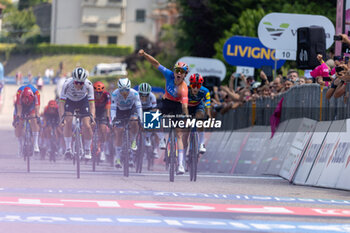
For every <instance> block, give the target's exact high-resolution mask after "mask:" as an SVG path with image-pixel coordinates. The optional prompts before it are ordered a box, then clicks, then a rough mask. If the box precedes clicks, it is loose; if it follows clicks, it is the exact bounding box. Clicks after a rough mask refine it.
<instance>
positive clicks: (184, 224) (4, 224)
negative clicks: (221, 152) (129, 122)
mask: <svg viewBox="0 0 350 233" xmlns="http://www.w3.org/2000/svg"><path fill="white" fill-rule="evenodd" d="M4 133H6V135H7V138H8V140H10V139H11V138H12V136H11V134H10V133H9V131H1V132H0V134H2V135H3V134H4ZM9 143H10V142H9ZM12 143H13V141H12ZM0 147H1V148H6V147H7V145H6V144H5V142H4V140H3V141H2V142H1V145H0ZM15 150H16V148H14V149H13V151H15ZM5 151H6V150H5ZM1 154H2V155H0V156H1V157H0V184H1V185H0V232H7V233H10V232H38V233H39V232H51V233H55V232H84V233H93V232H96V233H97V232H144V233H146V232H152V233H153V232H227V231H231V232H232V231H233V232H254V231H258V232H350V225H349V224H348V223H349V222H350V221H349V217H350V208H349V206H350V198H349V192H347V191H341V190H331V189H323V188H315V187H303V186H295V185H291V184H289V183H288V182H287V181H285V180H283V179H281V178H278V177H240V176H227V175H224V174H208V173H201V174H200V175H199V177H198V181H197V182H190V181H189V177H188V176H187V175H184V176H177V177H176V178H175V182H174V183H170V182H169V177H168V174H167V173H166V172H165V171H164V168H163V166H162V165H158V166H156V168H155V170H156V171H153V172H148V171H145V173H143V174H141V175H137V174H135V173H131V174H130V177H128V178H125V177H123V176H122V172H121V171H117V170H115V169H114V168H112V167H110V166H109V165H108V164H107V163H105V164H101V165H100V166H99V167H98V168H97V172H92V169H91V164H90V163H88V164H83V165H82V174H81V178H80V179H76V174H75V168H74V166H73V165H72V163H71V162H70V161H65V160H59V161H57V162H56V163H50V162H49V161H47V160H45V161H41V160H39V159H38V158H33V159H32V161H31V172H30V173H27V172H26V165H25V162H24V161H23V159H21V158H18V157H17V156H16V155H15V153H12V154H3V153H1ZM347 224H348V225H347Z"/></svg>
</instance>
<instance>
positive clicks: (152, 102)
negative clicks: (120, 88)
mask: <svg viewBox="0 0 350 233" xmlns="http://www.w3.org/2000/svg"><path fill="white" fill-rule="evenodd" d="M140 99H141V104H142V109H143V110H145V109H154V108H157V98H156V96H155V95H154V94H153V93H152V92H151V93H149V95H148V96H147V99H146V100H145V101H143V98H140Z"/></svg>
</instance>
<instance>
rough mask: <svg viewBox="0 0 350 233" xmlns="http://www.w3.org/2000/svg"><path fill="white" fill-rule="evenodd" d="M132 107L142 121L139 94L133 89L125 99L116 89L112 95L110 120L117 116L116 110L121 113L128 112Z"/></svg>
mask: <svg viewBox="0 0 350 233" xmlns="http://www.w3.org/2000/svg"><path fill="white" fill-rule="evenodd" d="M134 106H135V108H136V111H137V115H138V117H139V119H140V120H141V121H142V105H141V101H140V96H139V93H138V92H137V91H136V90H134V89H130V91H129V94H128V96H127V97H126V99H125V98H124V97H123V96H122V94H121V93H120V91H119V89H116V90H115V91H113V93H112V105H111V118H112V119H114V118H115V117H116V116H117V114H118V112H117V109H119V110H122V111H124V110H130V109H132V108H133V107H134Z"/></svg>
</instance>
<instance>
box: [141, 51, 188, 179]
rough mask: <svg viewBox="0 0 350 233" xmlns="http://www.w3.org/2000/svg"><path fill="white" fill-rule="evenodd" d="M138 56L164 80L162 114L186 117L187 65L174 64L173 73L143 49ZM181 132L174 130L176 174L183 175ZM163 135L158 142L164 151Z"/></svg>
mask: <svg viewBox="0 0 350 233" xmlns="http://www.w3.org/2000/svg"><path fill="white" fill-rule="evenodd" d="M138 54H139V56H143V57H144V58H146V60H147V61H149V62H150V63H151V64H152V65H153V67H154V68H156V69H158V70H159V71H160V72H162V74H163V75H164V77H165V79H166V84H165V95H164V96H163V99H162V107H161V112H162V114H174V115H177V114H181V113H183V114H185V115H188V87H187V85H186V83H185V81H184V79H185V77H186V75H187V73H188V65H187V64H185V63H183V62H178V63H176V64H175V66H174V69H173V71H171V70H169V69H167V68H165V67H164V66H162V65H161V64H160V63H159V62H158V61H157V60H156V59H155V58H154V57H152V56H151V55H149V54H148V53H146V52H145V51H144V50H143V49H140V50H139V52H138ZM182 135H183V130H181V129H178V128H177V129H176V137H177V139H178V140H177V143H178V155H179V167H178V173H179V174H184V173H185V168H184V166H183V154H184V146H183V142H182ZM165 144H166V141H165V138H164V135H163V137H162V139H161V140H160V145H159V147H160V148H161V149H165Z"/></svg>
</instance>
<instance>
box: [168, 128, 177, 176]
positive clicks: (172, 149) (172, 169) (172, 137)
mask: <svg viewBox="0 0 350 233" xmlns="http://www.w3.org/2000/svg"><path fill="white" fill-rule="evenodd" d="M169 137H170V169H169V180H170V182H174V180H175V167H176V147H175V133H174V130H173V129H171V130H170V134H169Z"/></svg>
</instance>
